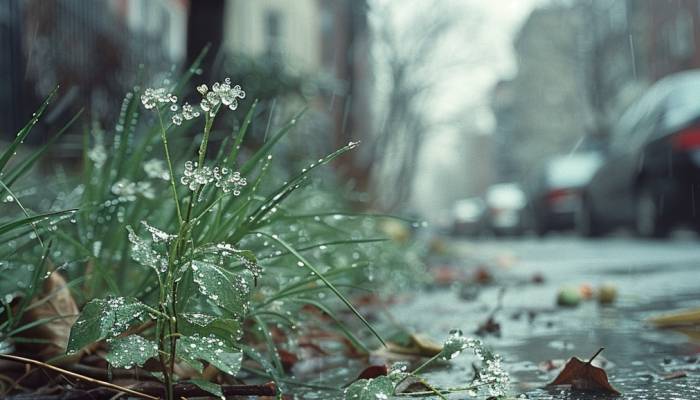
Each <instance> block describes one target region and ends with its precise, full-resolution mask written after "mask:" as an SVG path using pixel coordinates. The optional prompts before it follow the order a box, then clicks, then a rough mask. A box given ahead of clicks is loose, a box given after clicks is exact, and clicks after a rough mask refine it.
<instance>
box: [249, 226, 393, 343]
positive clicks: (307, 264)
mask: <svg viewBox="0 0 700 400" xmlns="http://www.w3.org/2000/svg"><path fill="white" fill-rule="evenodd" d="M252 233H255V234H258V233H260V234H261V235H264V236H267V237H268V238H270V239H272V240H274V241H276V242H277V243H279V244H280V245H281V246H282V247H284V248H285V249H287V251H289V252H290V253H292V255H294V257H295V258H296V259H297V260H299V261H300V262H301V263H302V264H304V266H305V267H306V268H308V269H309V270H311V272H313V273H314V274H315V275H316V276H317V277H318V278H319V279H320V280H321V281H323V283H324V284H325V285H326V286H327V287H328V289H330V290H331V291H332V292H333V293H334V294H335V295H336V296H338V298H339V299H340V300H341V301H342V302H343V303H345V305H346V306H347V307H348V309H350V311H352V313H353V314H355V316H356V317H357V318H359V319H360V321H362V323H363V324H364V325H365V326H366V327H367V328H368V329H369V330H370V331H371V332H372V334H373V335H374V336H375V337H376V338H377V339H379V341H380V342H381V343H382V345H384V346H386V342H384V339H382V337H381V336H380V335H379V333H377V331H376V330H375V329H374V328H373V327H372V325H371V324H370V323H369V322H368V321H367V320H366V319H365V317H363V316H362V314H360V312H359V311H357V309H356V308H355V306H353V305H352V303H350V300H348V299H347V298H346V297H345V296H344V295H343V294H342V293H340V291H338V289H336V287H335V286H334V285H333V284H332V283H331V282H330V281H329V280H328V279H326V277H325V276H324V275H323V274H321V272H320V271H319V270H318V268H316V267H314V266H313V264H311V263H310V262H309V261H308V260H307V259H306V258H305V257H304V256H302V255H301V254H299V252H298V251H296V249H294V248H293V247H292V246H290V245H289V244H288V243H287V242H285V241H284V240H282V239H280V238H279V237H278V236H277V235H270V234H267V233H265V232H252Z"/></svg>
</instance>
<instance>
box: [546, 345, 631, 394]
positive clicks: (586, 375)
mask: <svg viewBox="0 0 700 400" xmlns="http://www.w3.org/2000/svg"><path fill="white" fill-rule="evenodd" d="M601 351H603V349H602V348H601V349H600V350H598V352H597V353H596V354H595V355H593V357H591V359H590V360H589V361H588V362H585V361H581V360H579V359H578V358H576V357H572V358H571V359H570V360H569V361H568V362H567V363H566V366H564V369H563V370H562V371H561V372H560V373H559V375H557V377H556V378H555V379H554V380H553V381H552V382H551V383H550V384H548V385H547V386H557V385H570V386H571V388H572V389H574V390H583V391H593V392H602V393H610V394H615V395H619V394H621V393H620V392H619V391H618V390H617V389H615V388H614V387H612V385H610V382H608V375H607V374H606V373H605V370H604V369H602V368H599V367H596V366H594V365H592V364H591V362H592V361H593V359H594V358H595V357H596V356H597V355H598V354H600V352H601Z"/></svg>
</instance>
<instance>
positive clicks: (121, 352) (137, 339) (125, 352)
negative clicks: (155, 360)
mask: <svg viewBox="0 0 700 400" xmlns="http://www.w3.org/2000/svg"><path fill="white" fill-rule="evenodd" d="M157 355H158V346H157V345H156V344H155V343H154V342H152V341H150V340H148V339H144V338H142V337H141V336H138V335H131V336H126V337H120V338H116V339H114V340H112V341H111V342H109V353H107V356H105V358H106V359H107V361H108V362H109V363H110V364H111V365H112V367H116V368H131V367H132V366H134V365H138V366H139V367H140V366H142V365H143V364H144V363H145V362H146V361H148V359H149V358H152V357H156V356H157Z"/></svg>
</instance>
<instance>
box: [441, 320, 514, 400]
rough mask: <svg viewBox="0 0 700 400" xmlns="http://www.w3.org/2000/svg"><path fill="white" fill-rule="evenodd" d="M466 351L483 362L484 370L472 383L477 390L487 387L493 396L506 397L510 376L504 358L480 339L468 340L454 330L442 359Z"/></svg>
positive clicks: (447, 358)
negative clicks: (503, 362) (503, 361)
mask: <svg viewBox="0 0 700 400" xmlns="http://www.w3.org/2000/svg"><path fill="white" fill-rule="evenodd" d="M465 349H471V350H472V352H473V353H474V356H476V358H477V359H478V360H479V361H481V362H482V369H481V371H480V372H479V374H478V376H477V378H476V379H475V380H474V381H473V382H472V385H473V386H474V387H475V389H477V388H479V387H486V388H487V389H488V392H489V394H490V395H491V396H496V397H498V396H503V395H505V394H506V392H507V390H508V384H509V382H510V376H509V375H508V372H506V371H505V370H504V369H503V365H502V358H501V356H499V355H498V354H494V353H492V352H491V351H490V350H489V349H487V348H486V347H485V346H484V344H483V343H482V342H481V341H480V340H479V339H474V338H468V337H465V336H463V334H462V331H460V330H457V329H455V330H452V331H450V336H449V337H448V338H447V340H446V341H445V343H444V344H443V348H442V354H441V358H442V359H444V360H451V359H453V358H455V357H457V356H458V355H459V354H460V353H461V352H462V351H463V350H465Z"/></svg>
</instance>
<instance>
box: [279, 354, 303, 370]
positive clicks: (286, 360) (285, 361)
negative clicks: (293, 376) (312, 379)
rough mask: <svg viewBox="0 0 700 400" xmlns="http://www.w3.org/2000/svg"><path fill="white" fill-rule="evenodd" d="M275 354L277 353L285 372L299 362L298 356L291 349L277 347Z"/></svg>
mask: <svg viewBox="0 0 700 400" xmlns="http://www.w3.org/2000/svg"><path fill="white" fill-rule="evenodd" d="M277 354H279V356H280V361H281V362H282V367H283V368H284V370H285V371H286V372H290V371H291V370H292V368H294V365H295V364H296V363H297V362H299V357H298V356H297V355H296V354H294V353H292V352H291V351H287V350H285V349H277Z"/></svg>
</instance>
